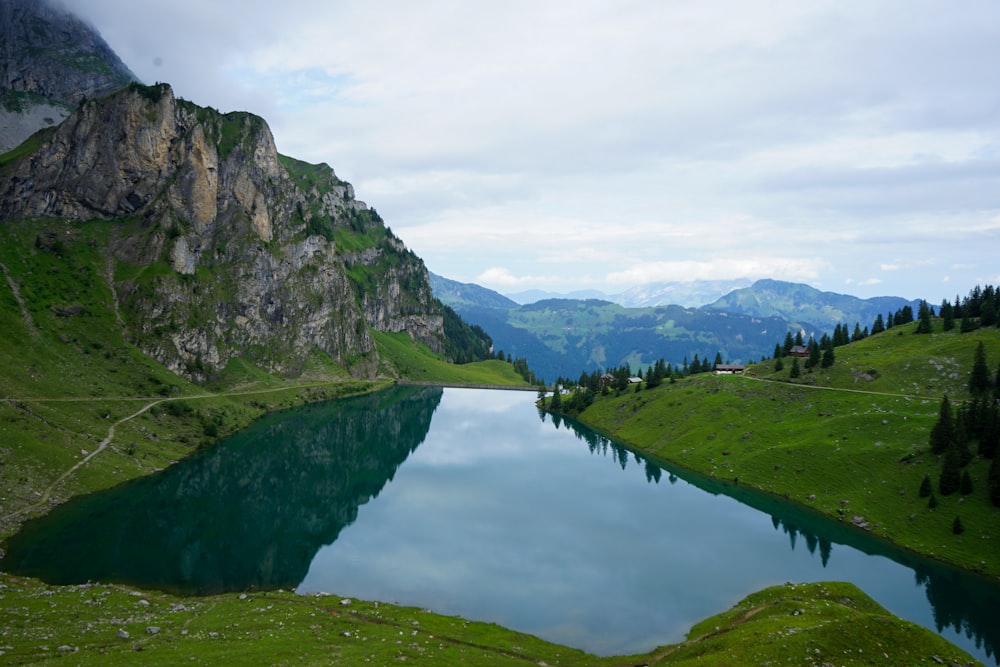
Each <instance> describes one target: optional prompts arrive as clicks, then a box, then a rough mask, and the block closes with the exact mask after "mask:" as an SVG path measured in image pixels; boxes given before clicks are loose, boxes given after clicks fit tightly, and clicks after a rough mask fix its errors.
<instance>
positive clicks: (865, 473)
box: [579, 325, 1000, 577]
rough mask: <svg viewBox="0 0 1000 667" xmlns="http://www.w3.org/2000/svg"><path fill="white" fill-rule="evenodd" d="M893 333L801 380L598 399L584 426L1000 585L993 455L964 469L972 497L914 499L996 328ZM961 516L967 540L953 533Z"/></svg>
mask: <svg viewBox="0 0 1000 667" xmlns="http://www.w3.org/2000/svg"><path fill="white" fill-rule="evenodd" d="M914 326H915V325H911V326H905V327H897V328H894V329H891V330H889V331H888V332H886V333H884V334H880V335H878V336H872V337H870V338H868V339H865V340H863V341H859V342H857V343H854V344H852V345H849V346H846V347H840V348H837V361H836V362H835V364H834V366H833V367H831V368H829V369H819V368H816V369H815V372H813V373H804V374H803V375H802V376H801V377H800V378H799V379H798V380H797V381H796V382H792V381H791V378H789V376H788V374H789V363H788V362H787V361H786V363H785V368H784V370H782V371H778V372H776V371H774V370H773V362H763V363H760V364H756V365H754V366H751V367H750V368H749V369H748V371H747V375H746V376H716V375H711V374H703V375H696V376H692V377H690V378H687V379H684V380H682V381H679V382H677V383H674V384H669V383H668V384H664V385H661V386H660V387H658V388H656V389H653V390H649V391H642V390H640V391H637V392H636V391H634V390H632V391H629V392H628V393H624V394H622V395H620V396H607V397H599V398H598V400H596V401H595V402H594V404H593V405H591V406H590V407H589V408H587V409H586V410H585V411H584V412H583V413H582V414H581V415H580V416H579V419H580V420H581V421H582V422H584V423H586V424H588V425H589V426H592V427H594V428H596V429H598V430H600V431H602V432H605V433H607V434H609V435H611V436H613V437H614V438H615V439H617V440H619V441H621V442H622V443H624V444H627V445H629V446H632V447H635V448H636V449H638V450H640V451H642V452H644V453H648V454H650V455H652V456H654V457H657V458H660V459H662V460H665V461H668V462H671V463H674V464H676V465H679V466H682V467H684V468H687V469H690V470H693V471H696V472H698V473H701V474H704V475H708V476H710V477H713V478H715V479H719V480H727V481H738V483H739V484H740V485H741V486H743V485H745V486H750V487H754V488H756V489H760V490H762V491H765V492H767V493H771V494H774V495H775V496H778V497H780V498H784V499H787V500H788V501H790V502H794V503H798V504H801V505H804V506H807V507H810V508H812V509H814V510H816V511H818V512H821V513H823V514H825V515H827V516H830V517H832V518H834V519H837V520H839V521H843V522H845V523H848V524H852V525H854V526H855V527H857V530H864V531H867V532H869V533H871V534H873V535H876V536H878V537H880V538H882V539H885V540H888V541H889V542H891V543H893V544H895V545H898V546H900V547H903V548H905V549H908V550H911V551H914V552H916V553H919V554H922V555H926V556H929V557H931V558H935V559H938V560H942V561H945V562H948V563H951V564H954V565H957V566H959V567H962V568H965V569H968V570H972V571H975V572H980V573H984V574H986V575H988V576H990V577H1000V509H998V508H995V507H993V506H992V505H991V504H990V501H989V497H988V489H987V472H988V468H989V464H990V461H989V460H986V459H982V458H981V457H974V458H973V460H972V462H971V463H970V464H969V466H968V470H969V473H970V477H971V479H972V482H973V489H974V490H973V492H972V493H971V494H968V495H962V494H958V493H956V494H953V495H949V496H940V495H938V496H937V500H938V505H937V507H933V508H932V507H930V506H929V505H928V501H927V499H926V498H921V497H919V495H918V491H919V488H920V483H921V481H922V480H923V478H924V476H928V477H930V478H931V479H932V480H934V481H935V485H936V480H937V479H938V476H939V474H940V471H941V457H940V456H938V455H934V454H932V453H931V452H930V447H929V444H928V438H929V434H930V430H931V427H932V426H933V424H934V422H935V420H936V418H937V415H938V410H939V407H940V401H941V397H942V396H943V395H944V394H945V393H947V394H948V395H949V396H951V397H952V398H953V399H957V400H962V399H963V398H967V397H968V394H967V389H966V385H967V381H968V374H969V370H970V369H971V366H972V361H973V355H974V350H975V347H976V345H978V343H979V342H980V341H983V342H984V344H985V345H986V347H987V350H989V353H988V359H989V363H990V367H991V368H996V366H997V362H998V361H1000V332H997V330H995V329H989V330H982V331H978V332H973V333H968V334H958V333H942V332H938V333H936V334H934V335H931V336H926V335H923V336H921V335H914V334H913V329H914ZM956 517H959V518H960V519H961V522H962V524H963V525H964V526H965V532H964V533H962V534H960V535H956V534H954V533H953V532H952V526H953V522H954V520H955V518H956Z"/></svg>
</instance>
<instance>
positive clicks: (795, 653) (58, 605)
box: [0, 574, 978, 667]
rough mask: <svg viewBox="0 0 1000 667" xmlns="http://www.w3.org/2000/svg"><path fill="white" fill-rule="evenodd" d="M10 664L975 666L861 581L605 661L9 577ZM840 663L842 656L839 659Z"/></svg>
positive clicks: (256, 603)
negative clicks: (883, 603) (889, 607)
mask: <svg viewBox="0 0 1000 667" xmlns="http://www.w3.org/2000/svg"><path fill="white" fill-rule="evenodd" d="M0 591H2V594H3V597H4V605H3V606H2V607H0V625H2V627H3V628H4V630H3V644H4V645H3V647H2V649H0V650H2V651H3V657H4V661H5V663H6V664H17V665H27V664H42V663H45V664H48V663H50V662H51V661H52V660H54V659H57V658H65V659H68V660H70V661H71V662H72V664H74V665H106V664H110V663H113V664H118V665H124V664H136V665H175V664H179V663H181V662H183V663H185V664H219V663H222V662H226V663H235V664H296V665H330V664H342V665H360V664H368V663H371V664H381V665H385V664H390V663H396V662H401V661H406V662H410V661H413V662H416V663H417V664H433V665H490V666H492V665H553V666H555V665H567V666H573V665H575V666H593V667H618V666H619V665H621V666H624V665H636V664H644V665H653V664H660V665H747V664H760V665H763V664H787V663H788V662H789V661H791V662H794V663H795V664H800V663H799V662H798V661H799V660H801V659H802V657H803V656H808V659H809V661H808V662H807V663H804V664H817V665H820V664H837V665H845V666H848V665H870V664H873V663H872V661H873V660H875V661H876V662H875V664H893V665H917V664H928V665H929V664H936V663H937V662H938V661H943V663H941V664H962V665H966V664H969V665H974V664H978V663H976V662H975V661H973V660H972V659H971V658H970V657H969V656H968V655H967V654H966V653H964V652H963V651H961V650H959V649H957V648H955V647H954V646H952V645H951V644H949V643H948V642H946V641H945V640H944V639H942V638H940V637H938V636H937V635H935V634H934V633H932V632H929V631H927V630H925V629H923V628H921V627H919V626H916V625H914V624H913V623H909V622H907V621H902V620H900V619H898V618H896V617H894V616H892V615H891V614H889V613H888V612H886V610H885V609H883V608H882V607H880V606H879V605H878V604H876V603H875V602H873V601H872V600H871V599H870V598H868V597H867V596H866V595H865V594H864V593H862V592H861V591H860V590H858V589H857V588H856V587H854V586H852V585H850V584H808V585H794V584H786V585H784V586H777V587H774V588H769V589H767V590H765V591H761V592H760V593H756V594H754V595H751V596H749V597H747V598H746V599H744V600H743V601H741V602H740V603H739V604H737V605H736V606H735V607H733V608H732V609H730V610H728V611H726V612H724V613H721V614H719V615H718V616H714V617H712V618H709V619H706V620H705V621H702V622H701V623H699V624H697V625H696V626H695V627H694V628H692V630H691V632H690V633H689V634H688V638H687V640H686V641H684V642H682V643H680V644H677V645H673V646H664V647H660V648H658V649H656V650H654V651H651V652H650V653H649V654H646V655H636V656H614V657H604V658H602V657H597V656H593V655H588V654H586V653H583V652H581V651H578V650H576V649H572V648H569V647H566V646H559V645H556V644H551V643H548V642H545V641H542V640H540V639H538V638H537V637H533V636H530V635H525V634H522V633H518V632H513V631H511V630H507V629H504V628H502V627H499V626H497V625H493V624H489V623H478V622H475V621H470V620H466V619H462V618H457V617H450V616H440V615H437V614H433V613H431V612H429V611H427V610H422V609H414V608H411V607H398V606H395V605H390V604H384V603H379V602H364V601H361V600H353V599H346V598H345V599H342V598H340V597H334V596H324V595H314V596H301V595H296V594H294V593H288V592H283V591H276V592H255V593H248V594H240V595H217V596H208V597H202V598H180V597H176V596H172V595H167V594H164V593H157V592H152V591H144V592H140V591H136V590H134V589H129V588H126V587H122V586H110V585H102V584H86V585H81V586H64V587H53V586H46V585H43V584H39V583H38V582H36V581H33V580H30V579H22V578H18V577H11V576H9V575H4V574H0ZM828 660H833V661H835V663H828V662H827V661H828Z"/></svg>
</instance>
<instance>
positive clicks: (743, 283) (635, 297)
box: [508, 279, 751, 308]
mask: <svg viewBox="0 0 1000 667" xmlns="http://www.w3.org/2000/svg"><path fill="white" fill-rule="evenodd" d="M750 282H751V281H750V280H747V279H738V280H685V281H679V280H675V281H668V282H659V283H648V284H646V285H640V286H638V287H633V288H631V289H628V290H625V291H624V292H619V293H617V294H606V293H604V292H602V291H600V290H596V289H594V290H576V291H573V292H569V293H559V292H546V291H544V290H527V291H524V292H515V293H513V294H509V295H508V296H509V297H510V298H511V299H512V300H514V301H516V302H517V303H519V304H522V305H524V304H529V303H535V302H536V301H542V300H543V299H601V300H602V301H610V302H611V303H617V304H618V305H619V306H625V307H626V308H648V307H653V306H688V307H696V306H700V305H702V304H705V303H710V302H712V301H714V300H716V299H718V298H719V297H721V296H723V295H725V294H728V293H730V292H732V291H733V290H735V289H739V288H741V287H749V285H750Z"/></svg>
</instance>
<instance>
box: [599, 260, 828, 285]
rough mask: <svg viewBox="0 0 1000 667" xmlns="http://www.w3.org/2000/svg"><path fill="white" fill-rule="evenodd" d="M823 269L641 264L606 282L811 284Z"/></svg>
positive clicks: (788, 264) (820, 263)
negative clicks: (770, 281) (769, 279)
mask: <svg viewBox="0 0 1000 667" xmlns="http://www.w3.org/2000/svg"><path fill="white" fill-rule="evenodd" d="M824 266H825V261H824V260H822V259H820V258H818V257H814V258H809V259H797V258H787V257H757V258H754V259H742V258H739V257H717V258H711V259H708V260H705V261H672V262H640V263H637V264H635V265H632V266H629V267H628V268H625V269H624V270H621V271H615V272H611V273H608V274H607V275H606V276H605V280H606V281H607V282H608V283H610V284H613V285H636V284H643V283H650V282H661V281H682V280H727V279H732V278H744V277H751V278H763V277H772V278H781V279H785V280H797V281H808V280H815V279H816V278H818V277H819V275H820V273H821V271H822V269H823V268H824Z"/></svg>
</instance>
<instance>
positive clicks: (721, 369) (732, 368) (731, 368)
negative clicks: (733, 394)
mask: <svg viewBox="0 0 1000 667" xmlns="http://www.w3.org/2000/svg"><path fill="white" fill-rule="evenodd" d="M745 369H746V366H744V365H743V364H716V365H715V374H716V375H735V374H736V373H742V372H743V371H744V370H745Z"/></svg>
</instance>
